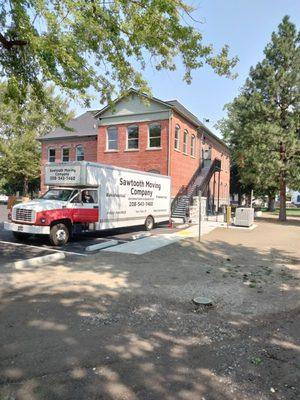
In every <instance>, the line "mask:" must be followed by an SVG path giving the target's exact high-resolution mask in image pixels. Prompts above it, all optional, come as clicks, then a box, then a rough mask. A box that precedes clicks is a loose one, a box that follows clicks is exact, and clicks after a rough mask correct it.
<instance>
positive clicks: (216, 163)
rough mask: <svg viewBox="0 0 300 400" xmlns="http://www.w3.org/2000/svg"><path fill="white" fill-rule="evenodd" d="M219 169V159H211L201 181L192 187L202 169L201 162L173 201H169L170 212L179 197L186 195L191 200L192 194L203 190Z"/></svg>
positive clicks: (172, 210)
mask: <svg viewBox="0 0 300 400" xmlns="http://www.w3.org/2000/svg"><path fill="white" fill-rule="evenodd" d="M220 170H221V160H219V159H217V158H215V159H214V160H213V162H212V163H211V165H210V167H209V170H208V172H207V174H206V175H205V176H204V177H203V180H202V181H201V183H200V185H196V186H195V187H194V188H193V185H194V183H195V182H196V180H197V178H198V177H199V175H200V174H201V172H202V171H203V166H202V164H200V165H199V167H198V168H197V170H196V171H195V172H194V174H193V176H192V177H191V179H190V181H189V183H188V184H187V185H186V186H181V188H180V189H179V191H178V193H177V194H176V196H175V198H174V199H173V201H172V203H171V212H172V213H173V212H174V211H175V209H176V207H177V205H178V202H179V199H180V197H182V196H187V195H188V196H189V200H191V199H192V198H193V197H194V196H196V195H197V194H198V193H199V190H200V189H201V190H202V191H204V190H205V189H206V187H207V186H208V184H209V181H210V179H211V177H212V175H213V174H214V173H215V172H216V171H220ZM192 188H193V190H192V192H191V193H189V192H190V189H192Z"/></svg>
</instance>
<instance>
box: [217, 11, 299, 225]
mask: <svg viewBox="0 0 300 400" xmlns="http://www.w3.org/2000/svg"><path fill="white" fill-rule="evenodd" d="M299 43H300V34H299V33H298V32H297V30H296V27H295V25H294V24H293V23H292V22H290V20H289V17H287V16H285V17H284V18H283V20H282V22H281V23H280V25H279V27H278V31H277V32H274V33H273V34H272V39H271V42H270V43H269V44H268V45H267V46H266V48H265V50H264V54H265V58H264V59H263V60H262V61H261V62H259V63H258V64H257V65H256V66H255V67H254V68H251V69H250V74H249V77H248V79H247V80H246V83H245V85H244V87H243V88H242V91H241V94H240V95H239V96H238V97H237V98H235V99H234V101H233V102H232V103H231V104H229V105H227V107H226V108H227V112H228V116H227V119H225V120H223V121H221V122H220V124H219V127H220V129H221V131H222V132H223V134H224V136H225V139H226V140H227V142H228V144H229V145H230V146H231V148H232V151H233V158H234V160H235V162H236V163H237V165H238V168H239V175H240V177H241V181H242V182H243V183H244V184H250V185H253V186H254V187H256V188H257V189H259V190H260V191H262V190H264V191H265V192H266V193H268V194H269V195H270V196H271V197H274V196H275V193H276V192H278V191H279V193H280V213H279V219H280V220H281V221H285V220H286V187H287V185H288V187H290V188H297V187H299V185H300V108H299V105H300V74H299V71H300V47H299Z"/></svg>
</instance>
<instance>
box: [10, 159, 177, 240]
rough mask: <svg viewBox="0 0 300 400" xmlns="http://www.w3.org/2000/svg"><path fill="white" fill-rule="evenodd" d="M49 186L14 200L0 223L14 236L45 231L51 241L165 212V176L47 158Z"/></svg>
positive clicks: (149, 220) (149, 223)
mask: <svg viewBox="0 0 300 400" xmlns="http://www.w3.org/2000/svg"><path fill="white" fill-rule="evenodd" d="M45 185H49V186H50V188H49V190H48V191H47V192H46V193H45V194H44V195H42V196H41V197H40V198H39V199H37V200H32V201H28V202H26V203H21V204H18V205H15V206H14V207H13V209H12V213H11V222H5V223H4V228H5V229H6V230H10V231H12V232H13V234H14V236H15V237H16V238H18V239H23V238H24V237H26V236H28V235H31V234H39V235H48V236H49V237H50V241H51V243H52V244H53V245H63V244H65V243H67V241H68V240H69V238H70V236H72V235H76V234H78V233H81V232H86V231H95V230H96V231H98V230H99V231H101V230H103V229H111V228H119V227H126V226H133V225H142V224H143V225H145V228H146V229H147V230H150V229H152V228H153V226H154V224H155V223H156V222H162V221H167V220H168V219H169V216H170V190H171V181H170V178H169V177H168V176H164V175H159V174H153V173H148V172H142V171H135V170H130V169H125V168H118V167H113V166H110V165H103V164H97V163H92V162H86V161H81V162H74V163H68V164H48V165H46V167H45Z"/></svg>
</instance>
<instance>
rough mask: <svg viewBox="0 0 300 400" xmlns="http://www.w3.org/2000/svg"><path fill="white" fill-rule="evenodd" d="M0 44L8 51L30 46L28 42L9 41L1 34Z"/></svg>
mask: <svg viewBox="0 0 300 400" xmlns="http://www.w3.org/2000/svg"><path fill="white" fill-rule="evenodd" d="M0 43H1V44H2V46H3V47H4V48H5V49H6V50H11V49H12V47H13V46H26V45H27V44H28V41H27V40H22V39H17V40H7V39H6V37H4V36H3V35H2V33H0Z"/></svg>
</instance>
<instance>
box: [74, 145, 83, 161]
mask: <svg viewBox="0 0 300 400" xmlns="http://www.w3.org/2000/svg"><path fill="white" fill-rule="evenodd" d="M79 147H81V148H82V150H83V160H78V158H77V149H78V148H79ZM75 158H76V161H84V159H85V154H84V147H83V146H82V144H78V145H77V146H76V148H75Z"/></svg>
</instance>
